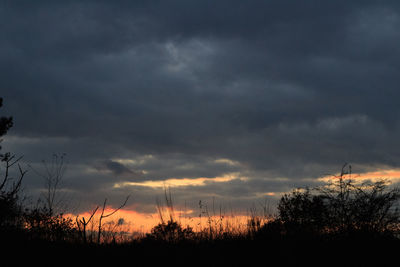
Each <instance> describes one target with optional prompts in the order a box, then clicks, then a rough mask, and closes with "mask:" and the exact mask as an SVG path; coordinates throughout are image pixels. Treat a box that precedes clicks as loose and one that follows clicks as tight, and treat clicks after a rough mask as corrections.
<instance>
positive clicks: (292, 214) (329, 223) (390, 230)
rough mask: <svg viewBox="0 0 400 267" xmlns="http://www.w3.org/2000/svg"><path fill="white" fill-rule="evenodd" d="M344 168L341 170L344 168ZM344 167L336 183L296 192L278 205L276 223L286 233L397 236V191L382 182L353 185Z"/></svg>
mask: <svg viewBox="0 0 400 267" xmlns="http://www.w3.org/2000/svg"><path fill="white" fill-rule="evenodd" d="M344 167H345V166H344ZM344 167H343V168H342V172H341V174H340V176H339V177H337V179H336V181H334V182H331V183H330V184H328V185H327V186H324V187H320V188H314V189H308V188H306V189H304V190H301V189H296V190H294V191H293V192H292V193H290V194H285V195H284V196H282V198H281V199H280V202H279V204H278V211H279V215H278V219H279V220H280V221H281V222H282V223H283V224H284V226H285V230H286V231H287V233H296V232H298V231H299V230H300V229H301V232H302V233H307V234H310V233H312V234H329V233H335V234H341V235H343V234H345V235H348V234H354V233H363V234H373V235H383V234H385V235H386V234H387V235H391V236H394V235H396V234H397V231H398V225H399V222H400V214H399V211H398V208H397V204H398V200H399V199H400V191H399V189H398V188H392V189H389V187H388V183H387V182H386V181H384V180H381V181H377V182H364V183H362V184H356V183H355V182H354V181H353V180H352V179H350V178H346V175H347V174H349V172H344Z"/></svg>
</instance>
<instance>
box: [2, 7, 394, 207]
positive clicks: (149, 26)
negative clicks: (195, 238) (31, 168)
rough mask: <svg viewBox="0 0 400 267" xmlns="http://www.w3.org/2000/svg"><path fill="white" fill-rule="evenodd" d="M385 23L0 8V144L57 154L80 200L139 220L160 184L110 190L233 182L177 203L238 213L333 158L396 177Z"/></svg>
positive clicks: (287, 15) (241, 10) (179, 11)
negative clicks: (106, 202)
mask: <svg viewBox="0 0 400 267" xmlns="http://www.w3.org/2000/svg"><path fill="white" fill-rule="evenodd" d="M399 26H400V5H399V4H398V3H397V1H385V2H384V3H383V2H377V1H334V2H333V1H332V2H329V3H326V2H324V3H322V2H321V1H307V2H304V1H252V2H249V3H247V2H246V3H244V2H243V1H232V0H230V1H217V2H216V1H178V0H177V1H168V2H167V1H68V2H60V1H57V2H54V1H53V2H50V1H35V2H34V3H33V2H32V1H13V2H11V1H9V2H5V3H3V4H2V5H1V6H0V29H1V31H2V37H1V39H2V41H1V42H0V62H1V63H0V72H1V73H2V85H1V96H2V97H3V98H4V108H3V109H2V113H4V114H5V115H12V116H13V117H14V121H15V126H14V127H13V128H12V130H10V132H9V135H8V136H7V138H6V139H5V141H4V145H3V148H4V149H5V150H11V151H13V152H15V153H19V154H24V155H25V160H26V161H27V162H30V163H31V164H33V165H35V164H36V165H37V166H39V165H40V160H42V159H46V158H49V157H51V154H52V153H62V152H65V153H67V155H68V160H69V168H68V172H67V174H66V175H67V176H68V177H66V179H68V184H69V185H68V186H69V188H70V190H71V192H75V194H76V197H77V198H79V199H80V201H82V203H86V204H82V205H83V206H85V205H89V204H88V203H91V202H96V201H99V200H100V199H101V198H104V197H106V196H111V197H114V199H116V201H119V200H120V199H123V198H124V194H127V193H132V194H133V195H136V197H135V201H136V202H137V203H140V204H141V207H142V208H141V209H142V210H143V211H149V210H150V209H151V208H150V206H151V205H153V204H154V198H155V197H154V195H157V194H160V190H158V189H155V188H150V187H148V188H146V187H140V186H129V187H126V188H115V187H113V186H114V185H115V184H116V183H121V182H135V183H139V182H145V181H164V180H167V179H172V178H175V179H184V178H185V179H198V178H216V177H222V176H224V175H227V174H232V173H235V175H236V179H233V180H230V181H226V182H224V183H217V182H215V183H213V182H209V183H207V184H206V185H203V186H185V187H179V188H178V187H177V188H176V189H174V190H176V192H175V194H176V198H177V199H179V200H185V199H187V200H188V201H192V202H193V203H195V201H198V200H199V199H201V198H203V197H205V198H210V197H219V198H220V199H222V200H224V201H236V202H238V203H239V202H240V201H241V202H240V203H244V204H242V205H243V206H245V205H248V204H249V203H251V202H253V201H258V200H259V199H260V198H263V197H265V193H268V192H285V191H287V190H289V189H290V188H292V187H295V186H300V185H304V184H306V183H307V184H308V185H310V184H313V183H314V182H316V181H315V180H313V179H315V178H318V177H321V176H324V175H326V174H329V173H334V172H336V171H338V169H340V167H341V165H342V164H343V162H351V163H352V164H353V165H354V167H355V170H359V171H360V172H362V171H368V170H371V169H374V168H375V169H377V168H385V169H388V168H397V167H399V163H400V160H399V159H400V152H399V151H400V150H399V149H398V148H399V147H400V141H399V138H398V136H399V134H400V128H399V115H400V114H399V112H400V109H399V105H398V99H399V97H400V95H399V94H400V93H399V92H400V91H399V90H398V84H400V81H399V80H400V75H398V71H399V62H400V47H399V46H398V43H399V41H400V34H399V31H398V29H399ZM28 184H29V186H31V187H33V188H35V187H38V188H39V187H40V186H41V182H40V181H36V178H34V177H32V178H31V181H30V182H29V181H28ZM161 194H162V192H161ZM238 205H239V204H238ZM138 206H140V205H138ZM153 206H154V205H153ZM85 207H86V206H85ZM144 207H149V208H144Z"/></svg>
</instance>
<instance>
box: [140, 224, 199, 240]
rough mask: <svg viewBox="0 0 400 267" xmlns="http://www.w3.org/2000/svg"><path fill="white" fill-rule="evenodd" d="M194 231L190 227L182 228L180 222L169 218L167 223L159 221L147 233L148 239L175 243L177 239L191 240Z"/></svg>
mask: <svg viewBox="0 0 400 267" xmlns="http://www.w3.org/2000/svg"><path fill="white" fill-rule="evenodd" d="M194 237H195V233H194V232H193V229H192V228H191V227H189V226H188V227H186V228H182V226H181V224H179V223H178V222H176V221H172V220H169V221H168V222H167V223H159V224H158V225H156V226H155V227H153V229H152V230H151V233H150V234H147V238H148V239H152V240H157V241H164V242H168V243H175V242H179V241H185V240H192V239H193V238H194Z"/></svg>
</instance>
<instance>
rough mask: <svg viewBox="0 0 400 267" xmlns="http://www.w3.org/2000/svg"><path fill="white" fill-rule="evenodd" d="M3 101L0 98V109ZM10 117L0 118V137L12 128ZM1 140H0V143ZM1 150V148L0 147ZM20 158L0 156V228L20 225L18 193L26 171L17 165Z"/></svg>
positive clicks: (7, 154)
mask: <svg viewBox="0 0 400 267" xmlns="http://www.w3.org/2000/svg"><path fill="white" fill-rule="evenodd" d="M2 104H3V99H2V98H0V107H1V106H2ZM12 125H13V121H12V117H0V137H1V136H3V135H5V134H6V133H7V131H8V130H9V129H10V128H11V127H12ZM1 141H2V140H1V139H0V142H1ZM0 149H1V147H0ZM21 158H22V157H19V158H16V157H15V155H11V154H10V153H4V154H0V162H1V163H2V164H4V174H3V179H2V180H1V181H0V228H1V230H6V229H9V228H10V227H18V226H20V224H21V220H20V219H21V216H20V215H21V206H20V205H19V204H18V193H19V191H20V189H21V183H22V179H23V178H24V176H25V174H26V171H23V170H22V168H21V166H20V165H19V163H18V162H19V161H20V160H21ZM13 166H17V167H18V172H17V173H14V174H11V168H12V167H13Z"/></svg>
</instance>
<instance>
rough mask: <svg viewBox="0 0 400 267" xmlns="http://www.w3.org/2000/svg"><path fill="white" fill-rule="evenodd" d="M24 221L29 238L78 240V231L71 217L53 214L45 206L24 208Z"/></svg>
mask: <svg viewBox="0 0 400 267" xmlns="http://www.w3.org/2000/svg"><path fill="white" fill-rule="evenodd" d="M24 222H25V226H26V231H27V234H28V235H29V238H30V239H35V240H36V239H40V240H47V241H50V242H63V241H75V240H78V231H77V230H76V229H75V227H74V223H73V221H72V219H71V218H65V217H63V214H58V215H53V214H51V213H50V211H49V210H48V209H47V208H35V209H30V210H28V209H27V210H25V213H24Z"/></svg>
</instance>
